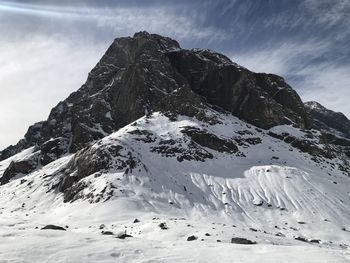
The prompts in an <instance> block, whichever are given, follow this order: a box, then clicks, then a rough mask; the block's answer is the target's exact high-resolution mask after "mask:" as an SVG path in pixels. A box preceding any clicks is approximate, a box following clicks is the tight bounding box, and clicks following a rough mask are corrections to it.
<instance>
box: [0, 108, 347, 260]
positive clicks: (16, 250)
mask: <svg viewBox="0 0 350 263" xmlns="http://www.w3.org/2000/svg"><path fill="white" fill-rule="evenodd" d="M208 114H210V113H208ZM211 114H215V113H211ZM216 117H217V118H218V119H219V122H217V123H215V124H212V125H208V124H207V123H203V122H200V121H198V120H195V119H192V118H188V117H180V118H179V119H178V120H177V121H169V119H168V118H167V117H165V116H163V115H162V114H159V113H154V114H153V115H152V116H150V117H147V118H146V117H144V118H141V119H139V120H138V121H136V122H134V123H132V124H130V125H128V126H126V127H124V128H122V129H121V130H119V131H118V132H116V133H114V134H112V135H110V136H107V137H105V138H104V139H102V140H101V141H99V142H97V143H96V144H94V145H93V146H92V147H91V151H92V152H94V151H95V150H96V149H98V150H101V151H100V152H101V153H104V152H105V151H106V149H107V150H108V149H112V148H113V147H114V146H116V145H118V146H120V149H122V150H120V156H121V157H120V158H122V157H123V156H124V155H123V154H124V153H131V154H132V155H133V156H134V157H135V158H134V159H135V160H136V165H135V167H134V169H133V170H131V171H130V169H129V170H126V169H125V168H118V167H119V166H117V165H115V167H113V168H109V169H108V170H104V171H98V172H95V173H93V174H91V175H89V176H87V177H85V178H83V179H82V180H81V181H82V182H84V183H85V184H84V189H82V190H81V193H80V195H79V196H80V198H78V200H76V201H74V202H72V203H70V202H68V203H64V202H63V199H64V196H63V193H61V192H59V191H58V190H57V187H55V185H57V184H58V183H59V181H60V180H61V178H62V169H63V168H66V167H67V166H68V164H69V163H71V161H72V160H73V158H74V157H75V156H74V155H69V156H65V157H63V158H60V159H58V160H57V161H55V162H53V163H50V164H48V165H46V166H45V167H42V168H40V169H38V170H36V171H34V172H32V173H31V174H29V175H26V176H20V175H19V176H17V177H16V178H15V179H14V180H12V181H11V182H10V183H8V184H6V185H3V186H0V236H1V242H0V262H349V261H350V250H349V245H350V232H349V229H350V211H349V204H350V195H349V191H350V190H349V189H350V180H349V179H350V178H349V177H346V176H344V174H342V172H341V171H340V170H338V169H337V168H336V167H337V163H338V162H339V160H337V159H333V160H330V161H329V162H328V163H319V162H315V161H313V160H312V157H311V156H310V155H309V154H307V153H301V152H300V151H298V150H297V149H296V148H293V147H291V146H290V145H289V144H287V143H285V142H283V141H281V140H279V139H276V138H274V137H271V136H269V135H268V132H269V131H262V130H260V129H256V128H255V127H252V126H250V125H247V124H246V123H244V122H242V121H240V120H238V119H237V118H234V117H232V116H226V115H221V116H216ZM188 127H192V128H196V129H199V130H205V131H206V132H207V133H208V134H215V136H217V137H218V138H220V139H221V140H232V139H235V140H236V141H239V142H241V144H240V145H239V147H238V152H236V153H234V154H232V153H227V152H225V151H215V150H213V149H210V148H206V147H199V146H198V145H194V146H193V144H191V142H190V140H188V137H186V136H185V134H184V132H183V130H184V129H188ZM271 132H274V133H275V134H281V133H285V132H288V133H289V134H291V135H293V136H294V137H295V138H301V139H302V138H304V136H306V135H305V133H303V132H302V131H300V130H298V129H295V128H292V127H289V126H279V127H275V128H273V129H271ZM315 133H316V134H317V132H315ZM165 146H166V147H168V148H165ZM175 147H177V148H175ZM179 149H180V150H181V152H180V151H179ZM33 151H34V148H33V149H28V150H26V151H25V152H22V153H20V154H18V155H17V156H14V157H11V159H9V160H5V161H3V162H0V176H1V174H2V173H3V172H4V170H5V169H6V167H7V166H8V165H9V164H10V162H11V161H12V160H22V159H25V158H26V157H28V156H31V155H32V154H34V153H33ZM174 152H175V154H174ZM183 152H185V153H186V154H187V157H186V156H185V158H184V159H181V160H180V161H179V155H177V154H183ZM211 154H212V156H213V158H209V157H210V156H211ZM125 156H126V155H125ZM193 156H197V157H198V156H199V157H198V158H199V159H200V158H202V157H203V156H204V158H207V159H205V161H198V160H191V159H190V160H187V159H186V158H190V157H191V158H192V157H193ZM206 156H209V157H206ZM93 157H94V158H95V156H93ZM118 158H119V157H118ZM123 158H124V157H123ZM121 160H122V159H121ZM116 164H118V163H116ZM75 172H76V171H74V172H72V175H74V174H75ZM106 193H109V195H108V196H105V194H106ZM136 218H137V219H138V220H139V221H140V222H136V223H134V220H135V219H136ZM161 223H165V226H166V228H167V229H162V228H161V227H160V226H159V225H160V224H161ZM48 224H54V225H59V226H63V227H66V226H67V228H66V231H60V230H41V228H42V227H44V226H45V225H48ZM102 224H103V225H104V226H101V225H102ZM163 228H164V227H163ZM102 231H111V232H112V233H109V234H113V235H103V234H102ZM122 233H126V234H128V235H131V236H132V237H128V238H126V239H119V238H117V236H118V235H120V234H122ZM206 234H207V235H206ZM192 235H194V236H195V238H197V239H196V240H193V241H187V238H188V237H189V236H192ZM234 237H238V238H246V239H249V240H251V241H252V242H256V243H257V244H253V245H241V244H232V243H231V239H232V238H234ZM202 239H203V240H202ZM298 239H301V240H298ZM302 240H304V241H302Z"/></svg>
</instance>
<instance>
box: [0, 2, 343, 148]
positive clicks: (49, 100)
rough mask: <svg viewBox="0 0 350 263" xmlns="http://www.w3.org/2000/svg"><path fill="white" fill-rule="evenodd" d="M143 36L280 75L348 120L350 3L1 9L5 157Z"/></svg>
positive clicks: (1, 143)
mask: <svg viewBox="0 0 350 263" xmlns="http://www.w3.org/2000/svg"><path fill="white" fill-rule="evenodd" d="M141 30H147V31H149V32H152V33H158V34H162V35H166V36H170V37H172V38H175V39H177V40H178V41H179V42H180V44H181V45H182V47H184V48H193V47H202V48H210V49H214V50H216V51H219V52H222V53H224V54H225V55H227V56H229V57H230V58H231V59H232V60H233V61H235V62H237V63H239V64H241V65H243V66H245V67H247V68H248V69H251V70H253V71H259V72H270V73H275V74H279V75H282V76H283V77H284V78H285V79H286V80H287V81H288V82H289V83H290V84H291V85H292V86H293V87H294V88H295V89H296V90H297V91H298V92H299V94H300V95H301V97H302V99H303V100H304V101H308V100H317V101H319V102H320V103H322V104H323V105H325V106H326V107H328V108H331V109H333V110H335V111H342V112H344V113H345V114H346V115H347V116H350V104H349V103H348V100H349V98H350V48H349V43H350V1H349V0H222V1H220V0H218V1H213V0H211V1H205V0H202V1H196V0H194V1H190V0H176V1H166V0H163V1H161V0H152V1H147V0H143V1H136V0H127V1H126V0H121V1H108V0H99V1H79V0H76V1H64V0H61V1H50V0H46V1H43V0H42V1H1V0H0V33H1V38H0V94H1V96H0V112H1V114H0V149H1V148H3V147H5V146H7V145H9V144H11V143H15V142H16V141H17V140H18V139H20V138H21V137H22V136H23V134H24V133H25V131H26V129H27V127H28V126H29V125H30V124H32V123H33V122H35V121H39V120H43V119H46V117H47V115H48V113H49V110H50V109H51V108H52V107H53V106H54V105H55V104H57V102H58V101H59V100H62V99H64V98H65V97H67V95H68V94H69V93H70V92H72V91H74V90H76V89H78V88H79V87H80V86H81V84H82V83H83V82H84V81H85V79H86V77H87V73H88V72H89V71H90V70H91V68H92V67H93V66H94V65H95V64H96V63H97V62H98V60H99V58H100V57H101V56H102V55H103V53H104V52H105V50H106V49H107V47H108V46H109V45H110V43H111V42H112V41H113V39H114V38H115V37H119V36H128V35H133V34H134V33H135V32H137V31H141Z"/></svg>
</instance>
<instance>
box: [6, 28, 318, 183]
mask: <svg viewBox="0 0 350 263" xmlns="http://www.w3.org/2000/svg"><path fill="white" fill-rule="evenodd" d="M208 106H209V107H213V108H215V109H216V110H219V111H225V112H226V113H227V112H228V113H232V114H233V115H235V116H238V117H239V118H241V119H243V120H245V121H246V122H248V123H252V124H254V125H256V126H258V127H260V128H264V129H267V128H270V127H273V126H275V125H280V124H293V125H294V126H296V127H299V128H306V129H307V128H310V127H311V119H310V117H309V114H308V112H307V110H306V109H305V107H304V105H303V103H302V101H301V99H300V97H299V96H298V94H297V93H296V92H295V91H294V90H293V89H292V88H291V87H290V86H289V85H288V84H287V83H286V82H285V81H284V80H283V78H281V77H279V76H276V75H272V74H264V73H253V72H251V71H249V70H247V69H245V68H243V67H240V66H239V65H237V64H235V63H233V62H231V61H230V60H229V59H228V58H227V57H225V56H224V55H221V54H219V53H215V52H213V51H209V50H202V49H193V50H184V49H181V48H180V46H179V44H178V43H177V42H176V41H175V40H172V39H170V38H167V37H162V36H159V35H156V34H149V33H147V32H140V33H136V34H135V35H134V36H133V37H123V38H117V39H115V40H114V42H113V43H112V45H111V46H110V47H109V48H108V50H107V52H106V53H105V55H104V56H103V57H102V59H101V60H100V61H99V62H98V64H97V65H96V66H95V67H94V69H93V70H92V71H91V72H90V73H89V76H88V78H87V81H86V82H85V84H84V85H83V86H82V87H81V88H80V89H79V90H78V91H76V92H74V93H72V94H71V95H70V96H69V97H68V98H67V99H66V100H64V101H63V102H60V103H59V104H58V105H57V106H56V107H55V108H53V109H52V111H51V113H50V115H49V117H48V119H47V120H46V121H43V122H40V123H36V124H34V125H33V126H31V127H30V128H29V129H28V132H27V133H26V135H25V137H24V139H22V140H21V141H20V142H19V143H18V144H17V145H15V146H10V147H8V148H7V149H5V150H4V151H2V152H0V160H4V159H7V158H8V157H10V156H12V155H14V154H16V153H18V152H21V151H22V150H23V149H26V148H28V147H31V146H36V151H37V154H36V155H35V156H36V159H35V160H33V162H31V165H32V167H31V169H29V170H32V169H35V166H39V165H46V164H48V163H50V162H52V161H53V160H56V159H57V158H59V157H60V156H62V155H64V154H66V153H75V152H77V151H79V150H82V149H84V148H85V147H86V146H89V145H91V144H92V143H93V142H95V141H96V140H98V139H101V138H103V137H105V136H106V135H108V134H111V133H112V132H114V131H117V130H118V129H120V128H122V127H124V126H125V125H127V124H129V123H131V122H133V121H135V120H136V119H138V118H140V117H142V116H144V115H147V114H149V113H151V112H154V111H161V112H163V113H165V114H166V115H167V116H168V117H170V118H177V115H179V114H181V115H187V116H191V117H193V116H195V117H196V118H197V119H199V120H205V121H206V122H208V123H215V119H213V118H208V117H207V116H206V114H205V108H206V107H208ZM311 114H312V112H311ZM190 135H191V136H192V137H193V138H194V139H193V140H194V142H197V143H199V144H204V145H206V146H208V145H209V146H210V147H214V148H218V149H221V148H222V149H225V150H226V151H229V152H235V151H237V149H235V147H234V145H226V144H225V145H220V143H221V141H220V140H218V139H217V138H214V137H212V136H211V137H210V136H208V135H205V134H204V135H203V134H202V136H201V134H198V132H197V134H194V133H193V132H192V133H191V134H190ZM203 136H207V137H205V138H204V137H203ZM210 147H209V148H210ZM82 154H84V151H83V152H82V153H81V154H80V155H82ZM80 155H79V156H80ZM11 174H12V173H11ZM9 179H10V178H9ZM79 179H80V176H79V175H78V176H77V178H75V179H74V181H78V180H79ZM71 184H72V182H68V183H67V184H64V183H62V184H61V186H60V187H63V188H67V187H68V186H70V185H71Z"/></svg>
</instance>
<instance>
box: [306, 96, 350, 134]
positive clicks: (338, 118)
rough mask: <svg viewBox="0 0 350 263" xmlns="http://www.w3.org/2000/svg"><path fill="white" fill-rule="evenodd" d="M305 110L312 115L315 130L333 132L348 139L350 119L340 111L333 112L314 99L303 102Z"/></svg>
mask: <svg viewBox="0 0 350 263" xmlns="http://www.w3.org/2000/svg"><path fill="white" fill-rule="evenodd" d="M305 106H306V109H307V111H309V112H310V114H311V116H312V117H313V120H314V122H313V127H314V128H315V129H317V130H323V131H325V132H330V133H334V131H337V132H338V134H339V135H341V136H344V137H347V138H348V139H350V120H349V119H348V118H347V117H346V116H345V115H344V114H343V113H341V112H334V111H331V110H329V109H326V108H325V107H323V106H322V105H321V104H320V103H318V102H315V101H309V102H305Z"/></svg>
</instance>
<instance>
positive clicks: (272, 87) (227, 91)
mask: <svg viewBox="0 0 350 263" xmlns="http://www.w3.org/2000/svg"><path fill="white" fill-rule="evenodd" d="M167 55H168V56H169V57H170V60H171V63H172V64H173V65H174V66H175V67H176V68H177V69H178V71H179V72H180V73H181V74H182V75H183V76H184V77H185V78H186V79H187V81H188V83H189V85H190V86H191V89H192V90H193V91H194V92H195V93H196V94H199V95H201V96H203V97H204V98H205V100H206V101H207V102H208V103H210V104H212V105H216V106H219V107H222V108H223V109H225V110H227V111H229V112H231V113H232V114H234V115H236V116H238V117H240V118H242V119H243V120H245V121H247V122H249V123H252V124H254V125H256V126H258V127H261V128H270V127H273V126H275V125H279V124H295V125H296V126H298V127H301V128H307V127H309V119H308V117H307V114H306V112H305V109H304V106H303V103H302V101H301V99H300V97H299V96H298V94H297V93H296V92H295V91H294V90H293V89H292V88H291V87H290V86H289V85H288V84H287V83H286V82H285V81H284V80H283V78H281V77H279V76H276V75H272V74H264V73H253V72H250V71H249V70H247V69H245V68H242V67H240V66H238V65H237V64H235V63H232V62H231V61H230V60H229V59H228V58H227V57H225V56H223V55H221V54H219V53H215V52H212V51H209V50H202V49H193V50H179V51H175V52H168V53H167Z"/></svg>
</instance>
